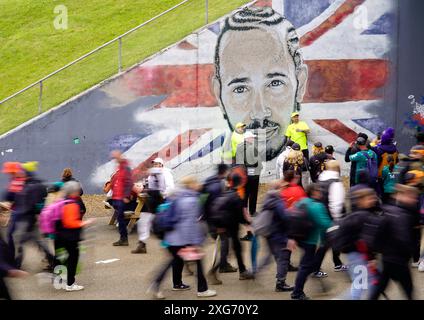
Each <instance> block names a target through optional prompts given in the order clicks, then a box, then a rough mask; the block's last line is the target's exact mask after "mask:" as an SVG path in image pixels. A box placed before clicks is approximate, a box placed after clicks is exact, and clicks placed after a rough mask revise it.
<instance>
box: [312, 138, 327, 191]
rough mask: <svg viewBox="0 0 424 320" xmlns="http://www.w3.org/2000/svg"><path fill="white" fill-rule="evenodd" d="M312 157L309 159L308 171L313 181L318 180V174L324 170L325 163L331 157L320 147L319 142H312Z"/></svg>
mask: <svg viewBox="0 0 424 320" xmlns="http://www.w3.org/2000/svg"><path fill="white" fill-rule="evenodd" d="M312 154H313V155H312V157H311V158H310V159H309V172H310V173H311V180H312V182H313V183H315V182H317V181H318V176H319V175H320V174H321V172H323V171H324V170H325V163H326V162H327V161H329V160H331V159H332V157H331V156H330V155H329V154H327V153H326V152H325V150H324V148H323V147H322V143H321V142H317V143H315V144H314V146H313V148H312Z"/></svg>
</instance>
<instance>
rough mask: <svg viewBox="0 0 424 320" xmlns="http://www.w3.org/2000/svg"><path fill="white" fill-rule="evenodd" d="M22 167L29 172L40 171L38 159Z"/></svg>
mask: <svg viewBox="0 0 424 320" xmlns="http://www.w3.org/2000/svg"><path fill="white" fill-rule="evenodd" d="M22 168H23V169H24V170H25V171H27V172H36V171H38V162H37V161H28V162H25V163H23V164H22Z"/></svg>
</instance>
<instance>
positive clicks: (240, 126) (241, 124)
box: [236, 122, 246, 129]
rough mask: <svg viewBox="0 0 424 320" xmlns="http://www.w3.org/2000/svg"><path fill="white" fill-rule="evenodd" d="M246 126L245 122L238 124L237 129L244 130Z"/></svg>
mask: <svg viewBox="0 0 424 320" xmlns="http://www.w3.org/2000/svg"><path fill="white" fill-rule="evenodd" d="M245 126H246V125H245V124H244V123H243V122H238V123H237V124H236V129H238V128H244V127H245Z"/></svg>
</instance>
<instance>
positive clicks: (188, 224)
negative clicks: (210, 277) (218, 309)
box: [151, 176, 216, 298]
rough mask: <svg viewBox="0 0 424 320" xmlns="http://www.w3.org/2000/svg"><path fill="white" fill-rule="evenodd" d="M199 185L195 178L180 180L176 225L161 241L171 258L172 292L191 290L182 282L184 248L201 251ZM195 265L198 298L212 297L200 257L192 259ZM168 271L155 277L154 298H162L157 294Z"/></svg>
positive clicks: (176, 198) (202, 237)
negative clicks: (166, 247) (166, 246)
mask: <svg viewBox="0 0 424 320" xmlns="http://www.w3.org/2000/svg"><path fill="white" fill-rule="evenodd" d="M200 189H201V185H200V184H199V183H198V181H197V179H196V178H195V177H194V176H186V177H184V178H183V179H181V189H180V190H178V191H176V193H175V194H174V196H175V200H174V201H175V203H174V205H175V212H176V214H177V222H176V224H175V226H174V228H173V230H172V231H169V232H167V233H166V234H165V238H164V241H165V243H166V244H167V245H168V250H169V252H170V253H171V254H172V257H173V260H172V282H173V289H172V290H174V291H184V290H189V289H190V286H189V285H186V284H184V283H183V281H182V271H183V268H184V260H183V257H184V255H183V252H186V251H187V250H186V249H187V248H191V249H195V250H194V251H193V252H196V251H198V250H200V247H201V246H202V244H203V242H204V240H205V236H206V235H205V233H204V232H203V231H204V230H203V228H202V225H201V222H200V217H201V214H202V210H201V204H200V199H199V197H200V193H199V191H200ZM195 261H196V264H197V296H198V297H212V296H215V295H216V291H215V290H210V289H208V284H207V282H206V278H205V276H204V274H203V267H202V261H201V258H200V257H197V258H196V259H195ZM167 271H168V266H166V268H165V269H164V270H163V271H162V272H161V273H160V274H159V275H158V276H157V277H156V279H155V280H154V282H153V285H152V288H151V290H153V292H154V297H155V298H164V297H163V294H162V293H161V292H160V291H159V287H160V284H161V282H162V280H163V278H164V277H165V275H166V273H167Z"/></svg>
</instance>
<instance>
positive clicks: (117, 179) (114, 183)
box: [111, 150, 133, 246]
mask: <svg viewBox="0 0 424 320" xmlns="http://www.w3.org/2000/svg"><path fill="white" fill-rule="evenodd" d="M111 157H112V158H113V159H115V160H116V162H117V163H118V170H117V171H116V173H115V174H114V175H113V177H112V180H111V188H112V203H113V207H114V209H115V213H116V217H117V219H118V225H119V235H120V238H119V240H118V241H116V242H114V243H113V245H114V246H128V232H127V226H126V223H125V218H124V211H125V205H126V204H127V203H129V202H130V198H131V190H132V187H133V181H132V176H131V169H130V167H129V164H128V161H127V160H126V159H125V158H124V157H123V156H122V153H121V151H118V150H115V151H112V153H111Z"/></svg>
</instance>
